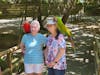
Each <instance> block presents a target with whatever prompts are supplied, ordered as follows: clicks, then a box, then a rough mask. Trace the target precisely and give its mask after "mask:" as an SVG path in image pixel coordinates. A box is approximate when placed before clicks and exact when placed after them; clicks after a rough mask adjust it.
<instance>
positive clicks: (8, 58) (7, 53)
mask: <svg viewBox="0 0 100 75" xmlns="http://www.w3.org/2000/svg"><path fill="white" fill-rule="evenodd" d="M17 50H19V46H14V47H12V48H10V49H8V50H6V51H3V52H0V59H2V57H4V56H6V62H7V65H8V68H7V69H5V70H4V71H3V72H2V74H3V75H12V70H13V68H14V65H12V56H13V53H14V52H15V51H17ZM2 65H5V64H3V63H2ZM7 73H11V74H7Z"/></svg>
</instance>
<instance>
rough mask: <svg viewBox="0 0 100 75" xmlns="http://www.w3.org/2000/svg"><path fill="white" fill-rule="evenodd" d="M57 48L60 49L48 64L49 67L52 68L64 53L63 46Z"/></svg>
mask: <svg viewBox="0 0 100 75" xmlns="http://www.w3.org/2000/svg"><path fill="white" fill-rule="evenodd" d="M59 50H60V51H59V53H58V54H57V56H56V58H55V60H54V61H52V62H51V63H49V64H48V67H49V68H52V67H53V66H54V65H55V64H56V63H57V62H58V61H59V60H60V59H61V57H62V56H63V55H64V54H65V48H60V49H59Z"/></svg>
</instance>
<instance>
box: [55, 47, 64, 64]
mask: <svg viewBox="0 0 100 75" xmlns="http://www.w3.org/2000/svg"><path fill="white" fill-rule="evenodd" d="M64 54H65V48H60V49H59V53H58V54H57V56H56V58H55V60H54V62H55V63H57V62H58V61H59V60H60V59H61V57H62V56H63V55H64Z"/></svg>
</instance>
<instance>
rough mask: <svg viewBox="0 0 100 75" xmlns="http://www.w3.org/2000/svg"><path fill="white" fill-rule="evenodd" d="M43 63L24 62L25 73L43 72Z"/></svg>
mask: <svg viewBox="0 0 100 75" xmlns="http://www.w3.org/2000/svg"><path fill="white" fill-rule="evenodd" d="M43 67H44V65H43V64H24V68H25V73H42V72H43Z"/></svg>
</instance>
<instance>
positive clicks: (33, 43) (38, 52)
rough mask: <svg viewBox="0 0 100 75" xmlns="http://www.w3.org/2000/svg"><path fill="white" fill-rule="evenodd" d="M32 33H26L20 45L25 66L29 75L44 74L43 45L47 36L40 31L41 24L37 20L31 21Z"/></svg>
mask: <svg viewBox="0 0 100 75" xmlns="http://www.w3.org/2000/svg"><path fill="white" fill-rule="evenodd" d="M30 26H31V33H28V34H24V35H23V37H22V40H21V44H20V47H21V49H22V52H23V53H24V67H25V72H26V74H27V75H34V74H36V75H42V68H43V63H44V62H43V50H42V49H43V46H44V44H45V43H46V37H45V36H43V35H42V34H40V33H38V32H39V30H40V24H39V22H38V21H37V20H34V21H32V23H31V25H30Z"/></svg>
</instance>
